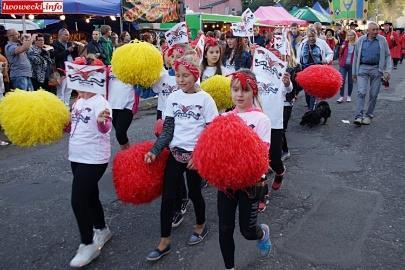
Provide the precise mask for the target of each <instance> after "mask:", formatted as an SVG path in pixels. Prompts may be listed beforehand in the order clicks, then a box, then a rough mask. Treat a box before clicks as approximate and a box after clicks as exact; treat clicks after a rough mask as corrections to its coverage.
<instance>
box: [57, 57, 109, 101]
mask: <svg viewBox="0 0 405 270" xmlns="http://www.w3.org/2000/svg"><path fill="white" fill-rule="evenodd" d="M65 67H66V78H67V87H68V88H70V89H75V90H79V91H84V92H90V93H96V94H100V95H105V94H106V92H107V91H106V90H107V82H106V78H107V70H106V67H105V66H86V65H76V64H73V63H71V62H65Z"/></svg>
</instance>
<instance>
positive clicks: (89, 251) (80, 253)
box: [70, 243, 100, 267]
mask: <svg viewBox="0 0 405 270" xmlns="http://www.w3.org/2000/svg"><path fill="white" fill-rule="evenodd" d="M98 255H100V249H99V248H98V246H97V245H96V244H94V243H93V244H90V245H85V244H80V246H79V249H78V250H77V253H76V256H75V257H74V258H73V259H72V260H71V261H70V266H71V267H82V266H85V265H87V264H89V263H90V262H91V261H92V260H94V259H95V258H97V257H98Z"/></svg>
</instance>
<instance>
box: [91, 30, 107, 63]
mask: <svg viewBox="0 0 405 270" xmlns="http://www.w3.org/2000/svg"><path fill="white" fill-rule="evenodd" d="M92 37H93V39H92V40H91V41H90V42H89V44H87V53H92V54H94V55H96V56H97V58H99V59H100V60H101V61H103V62H105V60H106V54H105V52H104V48H103V45H102V44H101V42H100V31H99V30H94V31H93V34H92Z"/></svg>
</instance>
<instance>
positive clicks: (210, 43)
mask: <svg viewBox="0 0 405 270" xmlns="http://www.w3.org/2000/svg"><path fill="white" fill-rule="evenodd" d="M218 45H219V44H218V41H217V40H216V39H215V38H212V37H207V38H205V49H206V50H207V49H208V48H209V47H215V46H218Z"/></svg>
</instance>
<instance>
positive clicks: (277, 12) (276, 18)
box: [254, 6, 308, 26]
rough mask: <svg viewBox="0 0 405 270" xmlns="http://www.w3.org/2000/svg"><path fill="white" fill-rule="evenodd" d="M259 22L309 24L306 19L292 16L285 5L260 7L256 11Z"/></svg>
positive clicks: (268, 23) (269, 23)
mask: <svg viewBox="0 0 405 270" xmlns="http://www.w3.org/2000/svg"><path fill="white" fill-rule="evenodd" d="M254 14H255V16H256V18H258V19H259V22H261V23H264V24H267V25H274V26H276V25H291V24H292V23H297V24H298V25H300V26H304V25H307V24H308V23H307V22H306V21H305V20H300V19H297V18H295V17H294V16H292V15H291V14H290V13H288V11H287V10H285V9H284V8H283V7H271V6H270V7H259V8H258V9H257V10H256V11H255V12H254Z"/></svg>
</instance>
